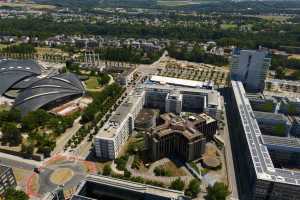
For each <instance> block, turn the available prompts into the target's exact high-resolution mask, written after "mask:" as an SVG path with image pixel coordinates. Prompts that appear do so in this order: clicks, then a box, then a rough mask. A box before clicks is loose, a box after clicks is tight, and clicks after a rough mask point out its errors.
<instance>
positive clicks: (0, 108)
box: [0, 105, 10, 112]
mask: <svg viewBox="0 0 300 200" xmlns="http://www.w3.org/2000/svg"><path fill="white" fill-rule="evenodd" d="M5 110H6V111H8V110H10V106H7V105H0V112H2V111H5Z"/></svg>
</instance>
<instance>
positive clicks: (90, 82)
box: [85, 76, 101, 90]
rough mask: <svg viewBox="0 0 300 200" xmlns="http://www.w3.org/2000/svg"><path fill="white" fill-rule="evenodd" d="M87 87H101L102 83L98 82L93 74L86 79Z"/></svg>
mask: <svg viewBox="0 0 300 200" xmlns="http://www.w3.org/2000/svg"><path fill="white" fill-rule="evenodd" d="M85 85H86V88H87V89H92V90H94V89H100V88H101V85H99V84H98V81H97V77H95V76H91V77H90V78H89V79H88V80H86V81H85Z"/></svg>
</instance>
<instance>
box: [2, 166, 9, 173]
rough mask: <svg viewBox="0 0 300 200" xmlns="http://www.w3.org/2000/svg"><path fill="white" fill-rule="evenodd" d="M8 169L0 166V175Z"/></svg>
mask: <svg viewBox="0 0 300 200" xmlns="http://www.w3.org/2000/svg"><path fill="white" fill-rule="evenodd" d="M8 169H10V167H7V166H5V165H0V174H2V173H4V172H6V171H7V170H8Z"/></svg>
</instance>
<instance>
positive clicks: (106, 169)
mask: <svg viewBox="0 0 300 200" xmlns="http://www.w3.org/2000/svg"><path fill="white" fill-rule="evenodd" d="M111 171H112V170H111V167H110V165H109V164H107V165H104V167H103V173H102V174H103V175H104V176H109V175H111Z"/></svg>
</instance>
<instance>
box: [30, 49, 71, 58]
mask: <svg viewBox="0 0 300 200" xmlns="http://www.w3.org/2000/svg"><path fill="white" fill-rule="evenodd" d="M35 49H36V51H37V53H38V54H51V55H53V54H54V55H65V56H67V53H65V52H63V51H62V50H60V49H57V48H48V47H36V48H35Z"/></svg>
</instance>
